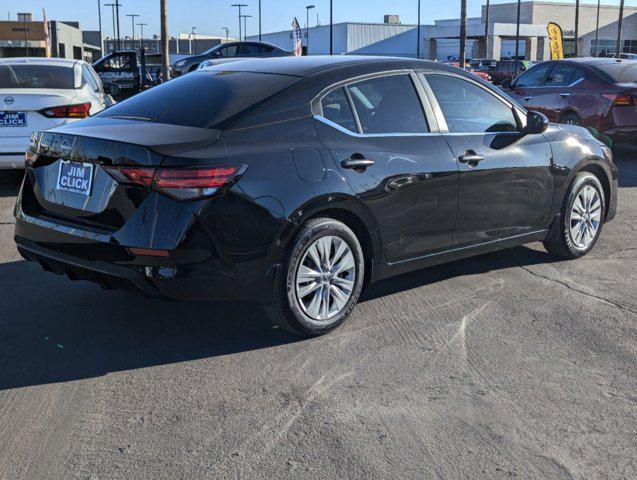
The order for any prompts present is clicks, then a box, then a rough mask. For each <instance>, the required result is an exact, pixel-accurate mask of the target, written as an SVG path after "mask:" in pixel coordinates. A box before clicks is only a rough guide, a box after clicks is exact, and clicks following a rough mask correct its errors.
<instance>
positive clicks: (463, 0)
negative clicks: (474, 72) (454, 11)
mask: <svg viewBox="0 0 637 480" xmlns="http://www.w3.org/2000/svg"><path fill="white" fill-rule="evenodd" d="M466 48H467V0H460V61H459V62H458V66H459V67H460V68H462V69H463V70H464V68H465V57H466V56H467V52H466Z"/></svg>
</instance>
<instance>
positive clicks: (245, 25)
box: [241, 15, 252, 41]
mask: <svg viewBox="0 0 637 480" xmlns="http://www.w3.org/2000/svg"><path fill="white" fill-rule="evenodd" d="M241 18H243V40H244V41H245V40H247V38H248V25H247V24H246V19H248V18H252V15H241Z"/></svg>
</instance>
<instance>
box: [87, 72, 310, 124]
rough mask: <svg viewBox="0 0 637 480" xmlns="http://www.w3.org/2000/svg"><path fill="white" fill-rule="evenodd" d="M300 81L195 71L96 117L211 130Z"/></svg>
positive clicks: (275, 77)
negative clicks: (128, 119)
mask: <svg viewBox="0 0 637 480" xmlns="http://www.w3.org/2000/svg"><path fill="white" fill-rule="evenodd" d="M299 80H300V79H299V78H298V77H293V76H290V75H275V74H266V73H252V72H213V71H208V70H198V71H196V72H193V73H189V74H188V75H184V76H183V77H179V78H177V79H175V80H171V81H170V82H167V83H163V84H161V85H158V86H156V87H154V88H152V89H150V90H147V91H145V92H143V93H140V94H139V95H136V96H134V97H132V98H129V99H128V100H125V101H123V102H121V103H117V104H115V105H113V106H112V107H110V108H108V109H106V110H103V111H102V112H100V113H99V114H97V115H96V116H98V117H107V118H131V119H135V120H146V121H148V122H153V123H167V124H170V125H182V126H187V127H198V128H214V127H218V126H220V124H221V123H223V122H225V121H228V120H231V119H233V118H236V117H237V116H238V115H239V114H241V113H244V112H246V111H247V110H249V109H251V108H252V107H256V106H257V105H259V104H260V103H261V102H263V101H265V100H267V99H268V98H270V97H271V96H273V95H275V94H277V93H278V92H280V91H282V90H284V89H285V88H287V87H289V86H291V85H293V84H294V83H296V82H297V81H299Z"/></svg>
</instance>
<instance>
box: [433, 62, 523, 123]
mask: <svg viewBox="0 0 637 480" xmlns="http://www.w3.org/2000/svg"><path fill="white" fill-rule="evenodd" d="M425 78H426V79H427V82H428V83H429V85H430V86H431V89H432V90H433V93H434V95H435V96H436V100H438V104H439V105H440V109H441V110H442V113H443V115H444V117H445V120H446V122H447V128H448V129H449V131H450V132H452V133H456V132H458V133H479V132H513V131H517V122H516V120H515V116H514V114H513V109H512V108H511V107H510V106H509V105H507V104H506V103H504V102H503V101H501V100H500V99H498V98H497V97H496V96H495V95H492V94H491V93H489V92H487V91H486V90H485V89H484V88H482V87H479V86H478V85H476V84H474V83H471V82H469V81H467V80H463V79H461V78H458V77H454V76H451V75H439V74H432V75H427V76H426V77H425Z"/></svg>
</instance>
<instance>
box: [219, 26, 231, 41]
mask: <svg viewBox="0 0 637 480" xmlns="http://www.w3.org/2000/svg"><path fill="white" fill-rule="evenodd" d="M221 30H225V31H226V42H227V41H228V37H229V36H230V29H229V28H228V27H223V28H222V29H221Z"/></svg>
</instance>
